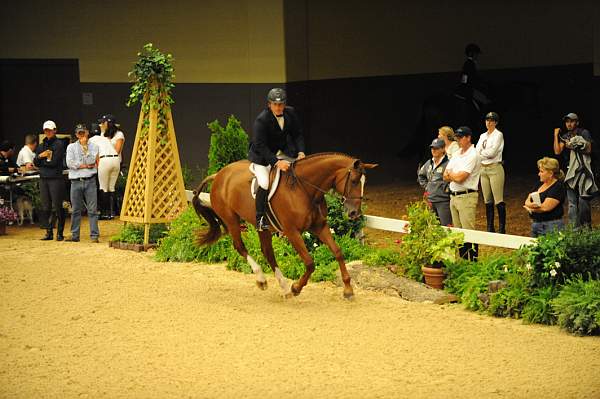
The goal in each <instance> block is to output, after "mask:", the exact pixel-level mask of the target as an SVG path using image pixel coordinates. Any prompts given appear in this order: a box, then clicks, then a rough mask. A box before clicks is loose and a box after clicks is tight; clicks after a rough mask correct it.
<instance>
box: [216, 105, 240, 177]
mask: <svg viewBox="0 0 600 399" xmlns="http://www.w3.org/2000/svg"><path fill="white" fill-rule="evenodd" d="M208 128H209V129H210V131H211V132H212V134H211V136H210V147H209V149H208V171H207V174H208V175H212V174H213V173H216V172H218V171H219V170H221V168H223V167H224V166H226V165H228V164H230V163H232V162H235V161H239V160H240V159H245V158H246V157H247V155H248V135H247V134H246V132H245V131H244V129H243V128H242V124H241V122H240V121H239V120H238V119H237V118H236V117H235V116H233V115H231V116H230V117H229V119H228V120H227V125H226V126H225V127H223V126H221V124H220V123H219V121H218V120H214V121H213V122H210V123H209V124H208Z"/></svg>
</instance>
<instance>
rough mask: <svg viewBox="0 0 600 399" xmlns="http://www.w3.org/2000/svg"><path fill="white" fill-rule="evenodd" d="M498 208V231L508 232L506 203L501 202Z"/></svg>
mask: <svg viewBox="0 0 600 399" xmlns="http://www.w3.org/2000/svg"><path fill="white" fill-rule="evenodd" d="M496 208H498V233H501V234H506V204H505V203H504V202H500V203H499V204H497V205H496Z"/></svg>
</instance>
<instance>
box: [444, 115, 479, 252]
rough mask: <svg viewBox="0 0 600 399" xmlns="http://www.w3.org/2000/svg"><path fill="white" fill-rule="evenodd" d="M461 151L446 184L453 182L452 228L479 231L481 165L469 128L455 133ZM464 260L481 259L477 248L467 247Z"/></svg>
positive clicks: (446, 174)
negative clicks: (477, 220) (476, 222)
mask: <svg viewBox="0 0 600 399" xmlns="http://www.w3.org/2000/svg"><path fill="white" fill-rule="evenodd" d="M455 135H456V138H457V142H458V145H459V147H460V151H458V152H456V153H455V154H454V156H453V157H452V159H451V160H450V161H449V162H448V165H447V166H446V170H445V171H444V180H445V181H447V182H450V185H449V188H450V212H451V213H452V224H453V225H454V226H455V227H461V228H464V229H471V230H474V229H475V218H476V212H477V202H478V200H479V193H478V192H477V187H478V186H479V176H480V173H481V162H480V160H479V155H478V154H477V150H476V149H475V147H474V146H473V144H472V142H471V136H472V135H473V133H472V132H471V129H470V128H469V127H468V126H461V127H459V128H458V129H456V132H455ZM460 252H461V256H462V257H466V258H469V259H472V260H475V259H477V252H478V247H477V244H471V243H465V244H464V246H463V247H462V248H461V251H460Z"/></svg>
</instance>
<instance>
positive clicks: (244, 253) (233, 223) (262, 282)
mask: <svg viewBox="0 0 600 399" xmlns="http://www.w3.org/2000/svg"><path fill="white" fill-rule="evenodd" d="M227 219H228V220H225V219H224V220H223V222H224V223H225V225H226V226H227V229H228V230H229V234H230V235H231V240H232V241H233V247H234V248H235V249H236V251H238V253H239V254H240V256H241V257H242V258H244V259H246V261H247V262H248V264H249V265H250V267H251V268H252V271H253V272H254V274H255V275H256V285H257V286H258V288H260V289H261V290H266V289H267V279H266V278H265V275H264V274H263V271H262V268H261V267H260V265H259V264H258V263H257V262H256V261H255V260H254V258H253V257H252V256H250V254H249V253H248V250H247V249H246V246H245V245H244V242H243V241H242V232H241V230H240V221H239V219H238V218H237V217H232V218H227Z"/></svg>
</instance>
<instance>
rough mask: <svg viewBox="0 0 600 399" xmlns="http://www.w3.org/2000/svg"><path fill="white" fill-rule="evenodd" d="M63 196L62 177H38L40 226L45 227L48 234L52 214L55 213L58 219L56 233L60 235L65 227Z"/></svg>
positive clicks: (51, 223)
mask: <svg viewBox="0 0 600 399" xmlns="http://www.w3.org/2000/svg"><path fill="white" fill-rule="evenodd" d="M64 198H65V181H64V179H63V178H62V177H58V178H41V179H40V199H41V201H42V209H41V215H40V227H41V228H42V229H46V230H47V231H48V232H49V233H50V234H51V233H52V228H53V227H54V218H53V215H56V220H57V221H58V225H57V229H56V234H57V235H62V234H63V231H64V229H65V211H64V209H63V200H64Z"/></svg>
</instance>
